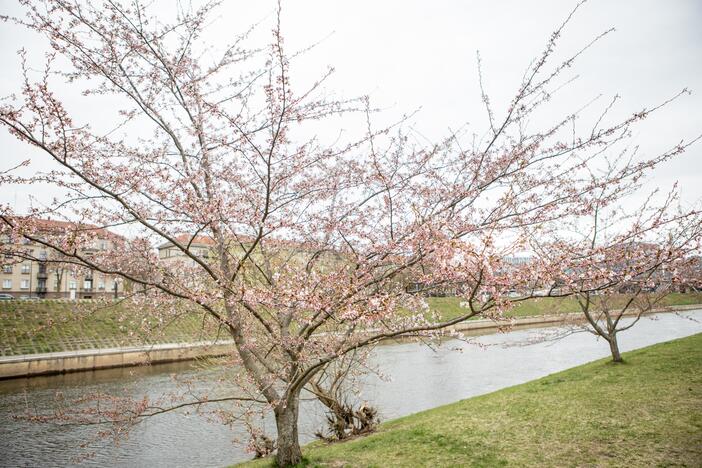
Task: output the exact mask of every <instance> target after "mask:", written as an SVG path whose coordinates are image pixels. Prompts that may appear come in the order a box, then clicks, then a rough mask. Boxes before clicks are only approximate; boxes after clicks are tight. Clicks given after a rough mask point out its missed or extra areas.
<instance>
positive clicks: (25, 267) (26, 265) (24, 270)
mask: <svg viewBox="0 0 702 468" xmlns="http://www.w3.org/2000/svg"><path fill="white" fill-rule="evenodd" d="M31 268H32V265H30V264H29V263H23V264H22V273H24V274H25V275H26V274H28V273H29V270H30V269H31Z"/></svg>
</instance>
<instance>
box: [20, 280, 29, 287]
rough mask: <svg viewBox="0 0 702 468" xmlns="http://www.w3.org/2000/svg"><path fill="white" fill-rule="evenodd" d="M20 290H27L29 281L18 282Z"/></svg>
mask: <svg viewBox="0 0 702 468" xmlns="http://www.w3.org/2000/svg"><path fill="white" fill-rule="evenodd" d="M20 289H29V280H22V281H20Z"/></svg>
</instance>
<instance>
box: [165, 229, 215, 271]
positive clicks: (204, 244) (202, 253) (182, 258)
mask: <svg viewBox="0 0 702 468" xmlns="http://www.w3.org/2000/svg"><path fill="white" fill-rule="evenodd" d="M176 240H177V241H178V242H179V243H180V244H182V245H188V244H189V245H190V248H189V250H190V251H191V252H193V253H194V254H195V255H197V256H199V257H203V258H207V257H209V256H210V255H211V254H212V248H213V246H214V245H215V242H214V239H212V238H211V237H208V236H195V237H194V238H193V236H192V235H189V234H180V235H178V236H176ZM157 249H158V257H159V259H160V260H161V261H162V262H165V263H167V264H170V263H176V262H185V263H186V264H188V265H190V264H194V262H193V260H192V259H191V258H190V257H188V256H186V255H185V254H184V253H183V251H182V250H180V249H179V248H178V247H176V246H175V245H174V244H173V243H172V242H165V243H163V244H161V245H159V246H158V247H157Z"/></svg>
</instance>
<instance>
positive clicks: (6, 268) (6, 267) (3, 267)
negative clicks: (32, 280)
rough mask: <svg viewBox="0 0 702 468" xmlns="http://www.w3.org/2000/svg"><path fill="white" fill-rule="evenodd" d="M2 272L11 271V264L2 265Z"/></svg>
mask: <svg viewBox="0 0 702 468" xmlns="http://www.w3.org/2000/svg"><path fill="white" fill-rule="evenodd" d="M2 272H3V273H12V265H3V266H2Z"/></svg>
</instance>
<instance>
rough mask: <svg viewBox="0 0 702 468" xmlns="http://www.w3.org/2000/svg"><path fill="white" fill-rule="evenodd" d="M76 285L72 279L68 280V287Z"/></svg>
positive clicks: (74, 287) (71, 287)
mask: <svg viewBox="0 0 702 468" xmlns="http://www.w3.org/2000/svg"><path fill="white" fill-rule="evenodd" d="M76 287H77V286H76V282H75V281H74V280H71V281H69V282H68V289H76Z"/></svg>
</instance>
